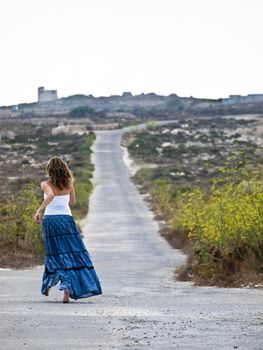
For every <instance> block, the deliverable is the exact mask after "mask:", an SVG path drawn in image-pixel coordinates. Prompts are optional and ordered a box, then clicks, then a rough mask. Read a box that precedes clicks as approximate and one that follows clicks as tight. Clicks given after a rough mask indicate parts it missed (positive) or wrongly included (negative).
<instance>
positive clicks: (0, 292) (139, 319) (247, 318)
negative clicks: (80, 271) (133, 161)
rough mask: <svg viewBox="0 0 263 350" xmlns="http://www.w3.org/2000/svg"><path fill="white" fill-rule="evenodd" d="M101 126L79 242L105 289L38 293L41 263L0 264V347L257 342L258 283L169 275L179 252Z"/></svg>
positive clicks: (261, 318)
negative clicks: (82, 294)
mask: <svg viewBox="0 0 263 350" xmlns="http://www.w3.org/2000/svg"><path fill="white" fill-rule="evenodd" d="M123 131H124V130H111V131H98V132H96V134H97V140H96V142H95V144H94V145H93V147H92V149H93V151H94V153H93V155H92V161H93V163H94V164H95V171H94V177H93V182H94V184H95V189H94V192H93V193H92V195H91V198H90V208H89V214H88V217H87V218H86V219H85V220H84V223H83V226H84V233H85V238H84V240H85V244H86V247H87V249H88V251H89V253H90V256H91V259H92V260H93V264H94V266H95V269H96V272H97V274H98V276H99V279H100V281H101V285H102V289H103V294H102V295H100V296H94V297H91V298H87V299H82V300H79V301H75V300H72V301H71V302H70V303H69V304H63V303H61V299H62V293H61V292H60V291H58V288H57V287H54V288H52V290H51V292H50V296H49V297H45V296H42V295H41V294H40V286H41V277H42V272H43V266H38V267H35V268H33V269H30V270H22V271H21V270H20V271H18V270H13V271H12V270H1V271H0V286H1V288H0V297H1V299H0V317H1V318H0V349H10V350H11V349H16V350H17V349H34V350H35V349H51V350H52V349H56V350H62V349H63V350H67V349H92V350H97V349H133V350H135V349H138V350H139V349H149V350H166V349H167V350H168V349H177V348H179V349H220V350H221V349H244V350H248V349H258V350H259V349H263V333H262V331H263V303H262V301H263V290H261V289H256V288H244V289H239V288H229V289H226V288H215V287H194V286H192V285H191V283H182V282H176V281H174V277H173V276H174V275H173V272H174V269H175V267H176V266H178V265H180V264H182V263H183V262H184V261H185V256H184V255H183V254H182V253H181V252H180V251H178V250H176V249H173V248H171V247H170V246H169V244H168V243H167V242H166V241H165V240H164V239H163V238H162V237H161V236H160V235H159V232H158V230H159V224H158V222H157V221H155V220H154V219H153V213H152V212H151V210H150V209H149V208H148V207H147V204H146V202H145V201H144V199H143V197H142V196H141V195H140V194H139V192H138V189H137V188H136V187H135V185H134V184H133V183H132V182H131V181H130V179H129V169H128V168H127V166H126V165H125V162H124V151H123V149H122V147H120V139H121V135H122V133H123Z"/></svg>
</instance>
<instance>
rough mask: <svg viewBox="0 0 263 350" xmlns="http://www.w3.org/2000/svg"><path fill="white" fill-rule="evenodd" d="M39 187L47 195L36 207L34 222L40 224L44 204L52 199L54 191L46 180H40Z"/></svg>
mask: <svg viewBox="0 0 263 350" xmlns="http://www.w3.org/2000/svg"><path fill="white" fill-rule="evenodd" d="M41 188H42V190H43V192H45V193H46V194H47V197H46V198H45V199H44V200H43V202H42V204H41V206H40V207H39V208H38V209H37V211H36V214H35V217H34V218H35V223H36V224H40V223H41V215H42V213H43V212H44V210H45V208H46V206H47V205H48V204H49V203H50V202H51V201H52V200H53V198H54V196H55V195H54V192H53V190H52V188H51V187H50V186H49V185H48V184H47V183H46V181H43V182H41Z"/></svg>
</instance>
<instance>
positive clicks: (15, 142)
mask: <svg viewBox="0 0 263 350" xmlns="http://www.w3.org/2000/svg"><path fill="white" fill-rule="evenodd" d="M13 123H14V124H13V125H12V124H10V123H8V124H7V123H6V124H5V128H2V130H1V141H0V148H1V154H0V164H1V173H0V180H1V181H0V190H1V194H2V202H1V205H0V218H1V221H0V266H13V267H25V266H31V265H32V264H36V263H42V260H43V242H42V240H43V237H42V232H41V227H40V226H38V225H36V224H35V223H34V219H33V217H34V213H35V210H36V209H37V207H38V206H39V205H40V203H41V201H42V196H43V194H42V193H41V190H40V186H39V184H40V182H41V181H42V180H44V179H45V165H46V162H47V160H48V158H49V157H51V156H53V155H60V156H62V157H63V158H64V159H65V160H66V161H67V162H69V165H70V167H71V169H72V170H73V173H74V176H75V179H76V181H75V188H76V195H77V206H76V207H75V208H74V210H73V215H74V216H75V218H76V219H78V218H81V217H83V216H84V215H86V214H87V211H88V200H89V195H90V193H91V191H92V183H91V181H90V178H91V177H92V171H93V164H91V161H90V155H91V152H92V151H91V149H90V146H91V145H92V143H93V141H94V139H95V134H94V132H92V131H87V130H86V131H85V132H82V133H81V135H80V134H78V133H76V130H75V134H73V135H72V134H71V133H67V134H64V133H58V134H56V133H54V132H52V130H53V131H54V129H55V128H57V126H58V122H56V121H54V122H52V123H47V124H46V125H43V123H39V124H37V125H34V123H32V122H28V123H17V121H16V123H15V121H14V122H13ZM10 130H12V131H10Z"/></svg>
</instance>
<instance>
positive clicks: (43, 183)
mask: <svg viewBox="0 0 263 350" xmlns="http://www.w3.org/2000/svg"><path fill="white" fill-rule="evenodd" d="M40 187H41V188H42V190H43V191H44V190H45V189H47V188H51V186H50V181H49V180H46V181H42V182H41V183H40Z"/></svg>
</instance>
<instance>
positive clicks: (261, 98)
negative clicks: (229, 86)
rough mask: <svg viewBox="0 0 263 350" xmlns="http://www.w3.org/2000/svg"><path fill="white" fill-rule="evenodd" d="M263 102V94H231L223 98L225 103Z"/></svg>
mask: <svg viewBox="0 0 263 350" xmlns="http://www.w3.org/2000/svg"><path fill="white" fill-rule="evenodd" d="M253 102H263V94H249V95H247V96H241V95H230V96H229V97H228V98H224V99H223V103H224V104H228V105H231V104H237V103H253Z"/></svg>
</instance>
